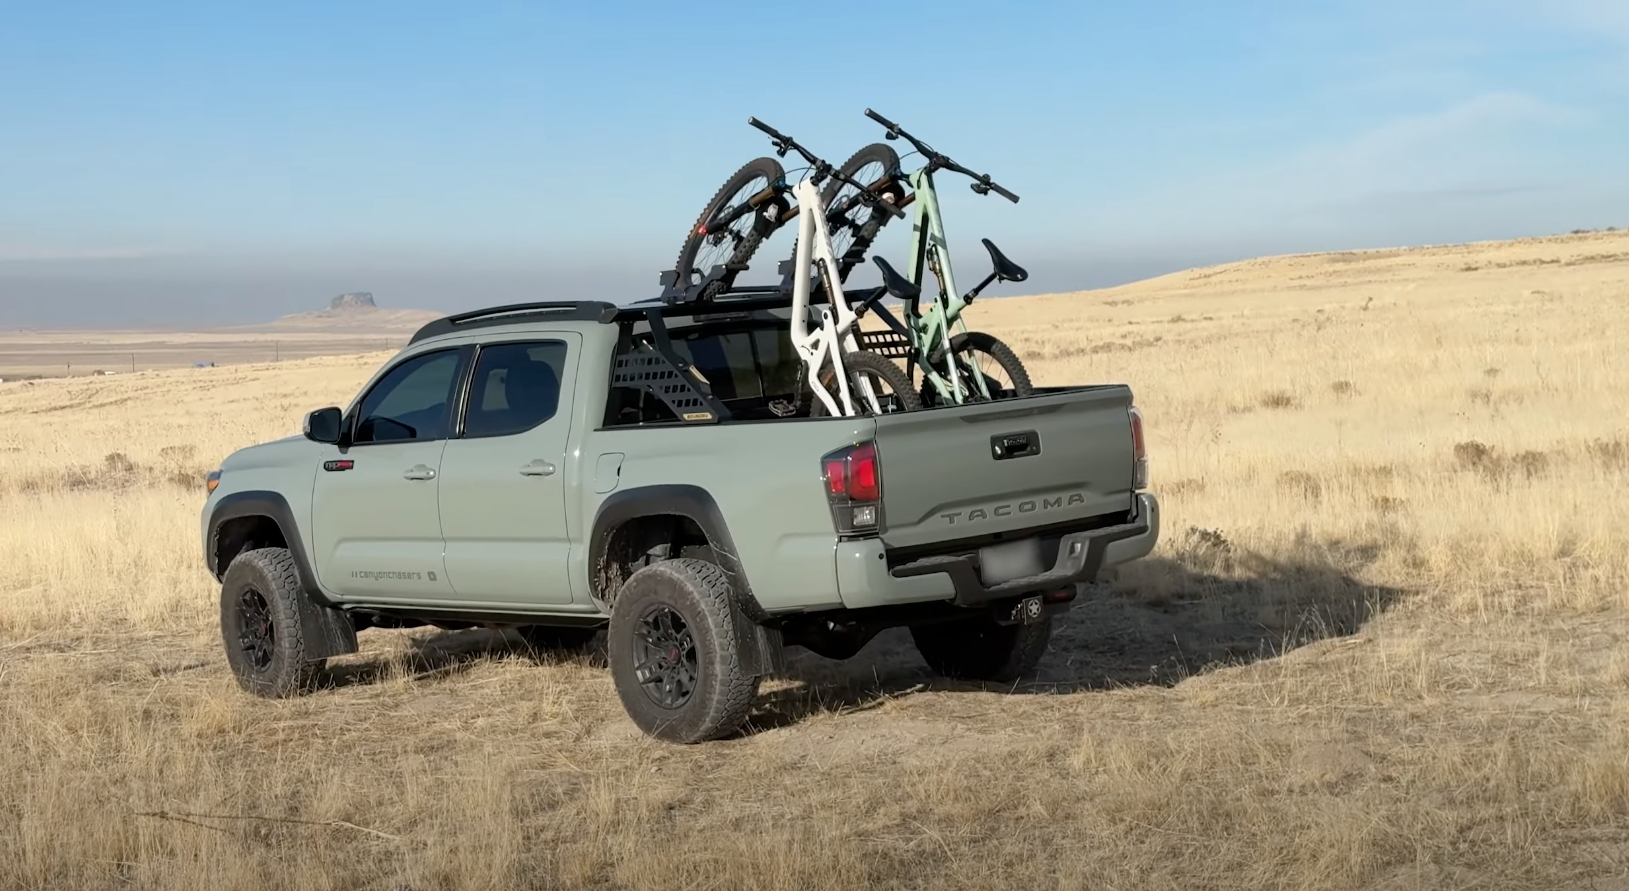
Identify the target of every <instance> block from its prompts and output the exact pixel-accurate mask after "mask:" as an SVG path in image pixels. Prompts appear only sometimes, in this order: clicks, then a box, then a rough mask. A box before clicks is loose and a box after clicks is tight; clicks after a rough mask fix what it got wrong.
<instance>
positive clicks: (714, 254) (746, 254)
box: [674, 157, 786, 300]
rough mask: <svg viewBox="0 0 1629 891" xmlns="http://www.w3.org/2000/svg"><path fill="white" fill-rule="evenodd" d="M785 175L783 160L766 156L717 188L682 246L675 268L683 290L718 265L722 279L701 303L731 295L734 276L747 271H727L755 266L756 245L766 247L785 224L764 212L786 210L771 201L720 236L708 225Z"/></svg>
mask: <svg viewBox="0 0 1629 891" xmlns="http://www.w3.org/2000/svg"><path fill="white" fill-rule="evenodd" d="M785 176H786V170H785V169H784V168H783V167H781V163H780V162H779V161H777V160H775V159H774V158H770V157H763V158H754V159H753V160H751V161H748V162H747V163H745V164H743V165H741V169H739V170H737V171H736V172H735V173H734V175H732V176H731V177H730V178H729V179H727V180H725V181H724V185H723V186H720V187H719V190H718V194H716V195H714V196H713V200H711V201H709V202H707V206H706V207H704V208H702V211H701V216H699V217H697V218H696V223H695V225H693V226H691V227H690V233H689V234H688V235H686V236H685V239H684V244H683V245H682V246H681V247H680V248H679V259H678V261H677V262H676V264H675V265H674V268H675V269H677V270H678V271H679V284H680V285H681V286H683V285H685V284H690V283H694V282H699V281H701V280H702V279H703V278H705V277H706V276H707V274H708V273H709V272H711V271H712V269H713V267H714V266H717V265H720V264H722V265H724V266H725V267H726V270H725V272H724V275H723V277H722V278H720V279H719V280H718V281H715V282H713V283H712V284H710V285H708V286H707V288H706V289H705V290H704V291H703V292H702V293H701V294H700V295H699V299H702V300H708V299H711V298H713V297H715V296H717V295H718V294H720V293H722V292H724V291H727V290H729V288H730V286H731V285H732V284H734V283H735V277H736V276H737V275H739V274H740V273H741V272H742V271H743V270H742V269H731V268H729V267H734V266H739V267H744V266H746V264H747V263H748V262H749V261H751V259H752V255H753V254H755V253H757V251H758V246H759V245H761V244H763V241H764V237H765V236H766V235H767V234H768V233H770V232H772V231H774V229H775V228H776V226H777V225H779V223H780V222H781V219H780V217H778V216H777V217H775V218H773V219H767V220H763V219H762V218H763V215H764V213H765V210H766V208H767V207H770V206H774V207H776V208H778V209H779V210H782V211H784V210H785V203H784V202H780V201H771V202H768V203H766V204H765V205H764V206H762V207H759V208H758V209H757V210H755V211H749V212H747V213H745V214H742V215H741V216H740V217H739V218H738V219H736V220H734V221H733V222H732V223H730V224H729V225H728V226H724V227H722V228H720V229H718V230H717V231H714V229H713V227H712V226H711V225H710V224H711V222H712V221H713V220H715V219H718V218H719V217H721V216H723V215H725V214H726V213H727V212H729V211H731V210H734V209H735V208H737V207H739V206H740V205H742V204H743V203H745V202H746V201H747V200H749V199H750V198H752V197H753V196H754V195H757V194H758V193H759V192H762V191H764V190H765V189H767V188H769V187H770V186H772V185H774V184H775V183H778V182H780V181H782V180H783V179H784V178H785ZM760 220H762V224H760Z"/></svg>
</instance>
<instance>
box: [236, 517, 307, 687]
mask: <svg viewBox="0 0 1629 891" xmlns="http://www.w3.org/2000/svg"><path fill="white" fill-rule="evenodd" d="M305 596H306V595H305V590H304V589H303V588H302V587H301V586H300V574H299V570H298V569H296V568H295V565H294V557H293V555H291V554H290V553H289V552H288V549H287V548H257V549H255V550H252V551H244V552H243V553H241V554H238V556H237V558H236V559H234V560H233V561H232V565H230V566H228V567H227V569H226V575H225V576H224V577H223V578H222V579H221V642H222V643H223V644H224V645H225V647H226V662H227V664H228V665H229V666H231V669H232V674H233V676H234V677H236V678H237V682H238V685H239V686H240V687H242V688H243V689H245V690H248V691H249V692H250V693H253V694H255V695H256V696H264V697H266V698H281V697H286V696H293V695H295V694H297V693H302V692H305V691H306V690H308V689H310V688H311V686H312V682H313V681H314V680H315V679H316V675H317V673H318V672H320V671H321V670H322V666H323V662H324V660H322V659H307V658H306V647H305V638H304V636H303V633H302V629H301V626H300V611H301V608H302V606H303V603H302V601H303V599H304V598H305ZM262 606H263V608H264V609H263V611H262V610H261V607H262ZM250 623H253V624H252V627H247V628H246V626H247V625H250ZM261 627H263V628H264V630H263V631H258V632H257V631H256V630H254V629H255V628H261ZM268 634H269V640H267V639H265V637H266V635H268ZM247 640H252V641H254V642H255V644H256V647H255V649H254V650H253V651H251V650H250V649H248V648H246V646H245V642H246V641H247Z"/></svg>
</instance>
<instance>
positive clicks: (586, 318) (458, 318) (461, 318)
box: [408, 300, 621, 345]
mask: <svg viewBox="0 0 1629 891" xmlns="http://www.w3.org/2000/svg"><path fill="white" fill-rule="evenodd" d="M619 312H621V308H620V307H618V306H617V305H616V304H614V303H606V302H605V301H603V300H562V301H554V302H548V303H511V304H508V305H506V306H491V307H487V308H486V309H476V310H471V311H470V312H461V313H458V314H456V315H450V316H447V317H445V318H440V319H436V320H435V321H433V322H430V323H429V324H427V325H425V326H424V327H422V328H420V329H419V330H418V331H417V332H416V333H415V334H414V335H413V337H412V339H411V340H409V341H408V344H409V345H411V344H415V343H418V342H419V341H421V340H424V339H426V338H430V337H440V336H442V335H444V334H454V333H457V332H459V331H465V330H469V329H472V328H486V327H489V326H492V325H512V324H515V323H516V322H531V321H550V322H599V323H600V324H608V323H610V322H612V321H613V320H615V319H616V317H617V314H618V313H619Z"/></svg>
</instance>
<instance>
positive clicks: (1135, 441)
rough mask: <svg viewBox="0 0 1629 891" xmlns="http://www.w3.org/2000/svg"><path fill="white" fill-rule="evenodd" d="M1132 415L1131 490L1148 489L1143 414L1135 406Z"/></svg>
mask: <svg viewBox="0 0 1629 891" xmlns="http://www.w3.org/2000/svg"><path fill="white" fill-rule="evenodd" d="M1128 414H1130V415H1131V488H1132V490H1133V491H1135V490H1138V489H1146V488H1148V446H1147V444H1146V441H1145V440H1144V439H1143V413H1142V411H1141V410H1140V409H1138V408H1137V406H1135V405H1133V406H1132V407H1131V408H1130V410H1129V411H1128Z"/></svg>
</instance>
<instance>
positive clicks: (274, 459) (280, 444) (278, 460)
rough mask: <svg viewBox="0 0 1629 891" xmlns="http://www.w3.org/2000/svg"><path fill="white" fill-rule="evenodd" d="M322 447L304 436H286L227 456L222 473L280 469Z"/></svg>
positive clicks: (222, 466) (222, 465)
mask: <svg viewBox="0 0 1629 891" xmlns="http://www.w3.org/2000/svg"><path fill="white" fill-rule="evenodd" d="M320 448H322V446H321V445H320V444H318V443H314V442H312V441H311V440H309V439H306V438H305V436H304V435H303V434H295V435H294V436H286V437H284V438H282V439H277V440H273V441H271V442H263V443H260V444H259V445H252V446H246V447H244V448H241V449H238V450H237V451H235V452H233V453H232V454H230V455H228V456H226V460H225V461H222V462H221V470H222V471H233V470H249V469H252V468H256V467H278V466H283V465H286V464H288V463H290V462H291V461H298V460H300V459H302V458H308V457H310V455H311V454H312V452H313V451H314V450H317V449H320Z"/></svg>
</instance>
